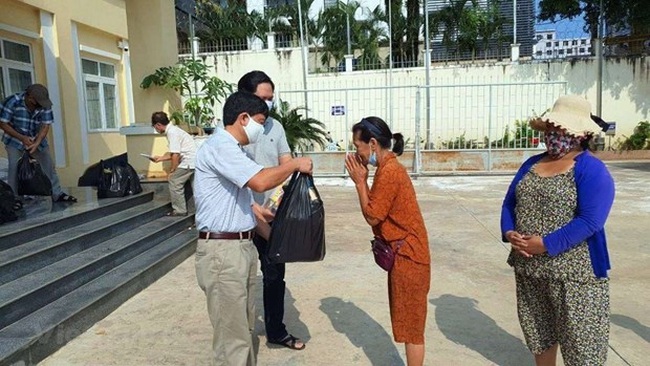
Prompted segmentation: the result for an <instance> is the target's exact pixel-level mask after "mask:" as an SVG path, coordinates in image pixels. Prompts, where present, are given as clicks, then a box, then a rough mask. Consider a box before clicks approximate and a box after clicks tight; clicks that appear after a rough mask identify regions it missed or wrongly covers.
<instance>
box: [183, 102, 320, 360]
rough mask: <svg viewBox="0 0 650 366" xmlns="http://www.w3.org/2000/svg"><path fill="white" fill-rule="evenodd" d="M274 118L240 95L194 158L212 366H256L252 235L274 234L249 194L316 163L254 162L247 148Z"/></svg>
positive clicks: (200, 273)
mask: <svg viewBox="0 0 650 366" xmlns="http://www.w3.org/2000/svg"><path fill="white" fill-rule="evenodd" d="M267 117H268V107H267V106H266V103H264V101H263V100H262V99H260V98H258V97H256V96H255V95H253V94H251V93H247V92H236V93H234V94H232V95H231V96H230V97H228V99H227V100H226V102H225V104H224V107H223V123H224V126H225V127H224V128H223V129H222V128H217V129H216V130H215V132H214V133H213V134H212V135H211V136H210V137H209V138H208V139H207V140H206V141H205V142H204V143H203V144H202V145H201V147H200V148H199V150H198V152H197V156H196V180H195V184H194V199H195V201H196V228H197V230H198V231H199V241H198V243H197V248H196V260H195V266H196V276H197V281H198V283H199V287H201V289H202V290H203V291H204V292H205V295H206V299H207V305H208V315H209V317H210V322H211V323H212V327H213V329H214V333H213V339H212V350H213V364H216V365H255V354H254V349H253V339H252V332H253V328H254V324H255V307H254V305H255V292H254V287H255V282H257V250H256V249H255V246H254V245H253V242H252V239H253V233H254V232H255V233H257V235H261V236H262V237H263V238H265V239H268V237H269V234H270V233H271V228H270V226H269V225H268V224H267V223H266V220H265V218H264V217H262V214H263V213H264V209H263V208H261V207H260V206H259V205H258V204H257V203H255V201H254V199H253V194H252V192H251V190H253V191H256V192H265V191H267V190H269V189H271V188H273V187H276V186H278V185H279V184H281V183H282V182H284V181H285V180H286V179H287V178H288V177H289V176H290V175H291V174H293V173H294V172H296V171H299V172H302V173H308V174H311V171H312V167H313V166H312V161H311V159H309V158H296V159H292V160H289V161H287V162H286V163H284V164H281V165H279V166H277V167H273V168H264V167H263V166H261V165H259V164H257V163H256V162H254V161H253V160H251V159H250V158H249V157H248V156H246V153H245V152H244V150H243V149H242V147H243V146H245V145H248V144H250V143H255V142H257V141H259V140H260V137H261V135H262V134H263V133H264V123H265V121H266V118H267Z"/></svg>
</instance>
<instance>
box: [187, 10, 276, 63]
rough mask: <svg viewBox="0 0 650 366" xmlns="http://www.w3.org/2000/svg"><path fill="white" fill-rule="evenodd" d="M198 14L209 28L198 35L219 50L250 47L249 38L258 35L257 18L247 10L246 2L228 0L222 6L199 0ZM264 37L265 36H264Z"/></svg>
mask: <svg viewBox="0 0 650 366" xmlns="http://www.w3.org/2000/svg"><path fill="white" fill-rule="evenodd" d="M196 15H197V18H198V20H199V21H200V22H201V23H203V24H205V25H206V27H207V29H202V30H200V31H199V32H198V33H197V35H198V36H199V37H200V38H201V39H202V40H203V41H212V42H215V43H216V45H217V51H236V50H242V49H247V48H248V38H250V37H253V36H256V35H257V34H256V29H257V26H256V19H258V18H259V17H258V16H251V15H250V14H248V13H247V12H246V3H245V2H242V1H238V0H227V1H226V6H225V7H221V6H220V5H218V4H217V3H214V2H212V1H210V0H197V2H196ZM262 39H264V38H262Z"/></svg>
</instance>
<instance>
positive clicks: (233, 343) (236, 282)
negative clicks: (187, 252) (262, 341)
mask: <svg viewBox="0 0 650 366" xmlns="http://www.w3.org/2000/svg"><path fill="white" fill-rule="evenodd" d="M195 266H196V277H197V280H198V282H199V287H201V289H202V290H203V292H205V295H206V298H207V302H208V314H209V316H210V322H211V323H212V328H213V338H212V351H213V364H214V365H219V366H221V365H233V366H244V365H249V366H252V365H255V354H254V352H253V338H252V334H253V329H254V326H255V293H254V290H255V282H256V277H257V250H256V249H255V246H254V245H253V242H252V241H251V240H245V239H244V240H214V239H199V242H198V245H197V248H196V258H195Z"/></svg>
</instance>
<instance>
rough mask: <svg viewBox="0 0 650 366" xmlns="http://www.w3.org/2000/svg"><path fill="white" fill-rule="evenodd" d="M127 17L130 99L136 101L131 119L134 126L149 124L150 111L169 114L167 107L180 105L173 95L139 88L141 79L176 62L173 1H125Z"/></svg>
mask: <svg viewBox="0 0 650 366" xmlns="http://www.w3.org/2000/svg"><path fill="white" fill-rule="evenodd" d="M127 17H128V23H129V50H130V53H131V75H132V79H133V98H134V100H136V101H138V102H137V103H135V120H136V122H137V123H150V121H151V113H152V112H156V111H161V110H164V111H166V112H169V109H170V108H169V107H170V104H171V105H173V106H174V108H179V107H180V106H181V103H180V98H179V97H178V95H177V94H175V93H173V92H169V91H166V90H163V89H161V88H149V89H147V90H144V89H142V88H140V82H141V81H142V79H143V78H144V77H145V76H147V75H149V74H152V73H153V72H154V71H155V70H156V69H157V68H159V67H163V66H171V65H173V64H175V63H176V62H177V61H178V48H177V45H176V26H175V24H176V17H175V9H174V2H173V1H171V0H169V1H166V0H165V1H127Z"/></svg>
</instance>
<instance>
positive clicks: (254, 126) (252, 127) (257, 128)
mask: <svg viewBox="0 0 650 366" xmlns="http://www.w3.org/2000/svg"><path fill="white" fill-rule="evenodd" d="M246 116H247V117H248V124H247V125H246V126H244V132H246V136H248V143H249V144H254V143H256V142H257V141H258V140H259V139H260V137H261V136H262V135H263V134H264V126H262V125H261V124H259V123H257V122H256V121H255V120H254V119H253V117H251V116H250V115H248V114H247V115H246Z"/></svg>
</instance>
